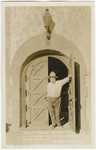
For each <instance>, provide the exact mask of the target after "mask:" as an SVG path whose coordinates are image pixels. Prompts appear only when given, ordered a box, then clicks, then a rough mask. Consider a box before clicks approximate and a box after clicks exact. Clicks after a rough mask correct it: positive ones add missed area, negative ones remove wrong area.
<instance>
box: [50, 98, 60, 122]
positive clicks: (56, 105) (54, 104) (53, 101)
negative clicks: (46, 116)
mask: <svg viewBox="0 0 96 150" xmlns="http://www.w3.org/2000/svg"><path fill="white" fill-rule="evenodd" d="M60 103H61V97H57V98H55V97H54V98H53V97H48V110H49V113H50V116H51V121H52V125H56V124H57V125H60Z"/></svg>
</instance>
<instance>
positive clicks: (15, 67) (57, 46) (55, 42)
mask: <svg viewBox="0 0 96 150" xmlns="http://www.w3.org/2000/svg"><path fill="white" fill-rule="evenodd" d="M40 50H42V54H44V53H45V52H47V51H49V53H50V54H52V53H53V54H54V55H57V56H58V57H59V56H60V55H61V57H62V58H63V57H64V56H65V57H66V58H68V57H69V56H70V54H71V53H72V54H73V55H74V58H75V61H76V62H78V63H79V64H80V66H81V78H82V79H81V80H80V82H81V83H80V84H81V99H82V102H81V103H82V105H83V106H84V107H85V104H84V92H85V91H84V88H83V90H82V87H84V86H85V85H84V76H85V75H86V74H87V70H86V65H85V62H84V59H83V56H82V55H81V53H80V51H79V50H78V48H77V47H76V46H75V45H74V44H73V43H72V42H70V41H69V40H67V39H65V38H64V37H61V36H59V35H53V36H52V39H51V41H50V45H49V46H47V45H46V35H45V34H42V35H37V36H35V37H33V38H31V39H29V40H27V41H26V42H25V43H24V44H23V45H21V47H20V48H19V49H18V50H17V51H16V53H15V55H14V57H13V59H12V62H11V70H10V72H11V78H12V87H11V88H12V89H13V91H14V92H12V93H11V95H10V97H11V98H12V99H13V100H12V107H13V108H12V111H13V112H12V115H13V116H12V121H11V122H12V128H13V129H14V130H17V129H19V125H20V109H19V107H20V101H19V99H20V95H19V93H20V71H21V67H22V66H23V65H24V63H25V64H26V63H27V61H29V60H30V59H31V58H32V55H34V54H35V53H36V52H37V53H38V54H39V51H40ZM26 59H27V61H26ZM14 85H17V87H16V88H15V86H14ZM84 112H85V110H84V108H83V109H82V112H81V115H82V114H83V115H84ZM84 122H86V119H83V118H82V123H81V124H82V125H81V126H82V128H84Z"/></svg>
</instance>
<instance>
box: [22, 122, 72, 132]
mask: <svg viewBox="0 0 96 150" xmlns="http://www.w3.org/2000/svg"><path fill="white" fill-rule="evenodd" d="M20 130H52V128H51V125H50V126H42V127H36V126H34V127H33V126H32V125H30V126H28V127H27V128H24V127H23V128H20ZM53 130H71V128H70V126H69V123H66V124H65V125H63V126H57V127H55V128H54V129H53Z"/></svg>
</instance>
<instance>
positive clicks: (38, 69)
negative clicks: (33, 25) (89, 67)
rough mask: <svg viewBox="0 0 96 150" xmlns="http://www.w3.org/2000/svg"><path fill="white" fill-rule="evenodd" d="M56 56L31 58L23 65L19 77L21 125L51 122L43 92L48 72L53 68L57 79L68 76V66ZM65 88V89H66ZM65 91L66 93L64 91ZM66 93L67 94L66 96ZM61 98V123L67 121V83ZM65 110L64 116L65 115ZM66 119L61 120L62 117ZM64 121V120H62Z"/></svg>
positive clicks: (39, 124)
mask: <svg viewBox="0 0 96 150" xmlns="http://www.w3.org/2000/svg"><path fill="white" fill-rule="evenodd" d="M55 57H56V56H54V55H53V56H43V57H38V58H35V59H34V60H31V61H30V62H29V63H27V65H26V66H25V67H24V69H23V71H22V77H21V81H20V82H21V84H22V85H21V89H22V90H21V95H22V102H21V103H22V104H21V106H22V112H21V118H22V126H23V127H28V126H31V127H32V128H39V127H40V126H42V128H43V127H46V126H49V125H50V124H51V120H50V116H49V113H48V108H47V109H46V108H45V105H46V104H45V103H46V102H45V100H44V98H45V94H46V91H47V83H48V74H49V73H50V72H51V71H52V70H53V71H55V72H56V74H57V75H58V79H59V80H60V79H63V78H65V77H67V76H68V68H67V67H66V66H65V64H64V63H63V62H62V61H61V60H59V59H57V58H55ZM66 89H67V90H66ZM66 91H67V93H66ZM66 94H67V96H66ZM61 95H62V100H61V112H60V118H61V120H62V121H61V123H62V125H64V123H66V122H68V84H66V85H65V86H64V87H62V93H61ZM65 111H66V117H67V118H66V117H65ZM64 118H65V119H66V120H63V119H64ZM64 121H65V122H64Z"/></svg>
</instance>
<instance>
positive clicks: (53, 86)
mask: <svg viewBox="0 0 96 150" xmlns="http://www.w3.org/2000/svg"><path fill="white" fill-rule="evenodd" d="M56 78H58V77H57V76H56V74H55V72H53V71H52V72H51V73H50V75H49V79H50V82H49V83H48V86H47V99H48V110H49V113H50V116H51V121H52V126H51V127H52V129H54V128H55V127H56V126H60V125H61V124H60V118H59V115H60V103H61V89H62V86H63V85H64V84H66V83H67V82H69V81H70V80H71V78H72V77H71V76H68V77H66V78H64V79H62V80H58V81H56Z"/></svg>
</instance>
